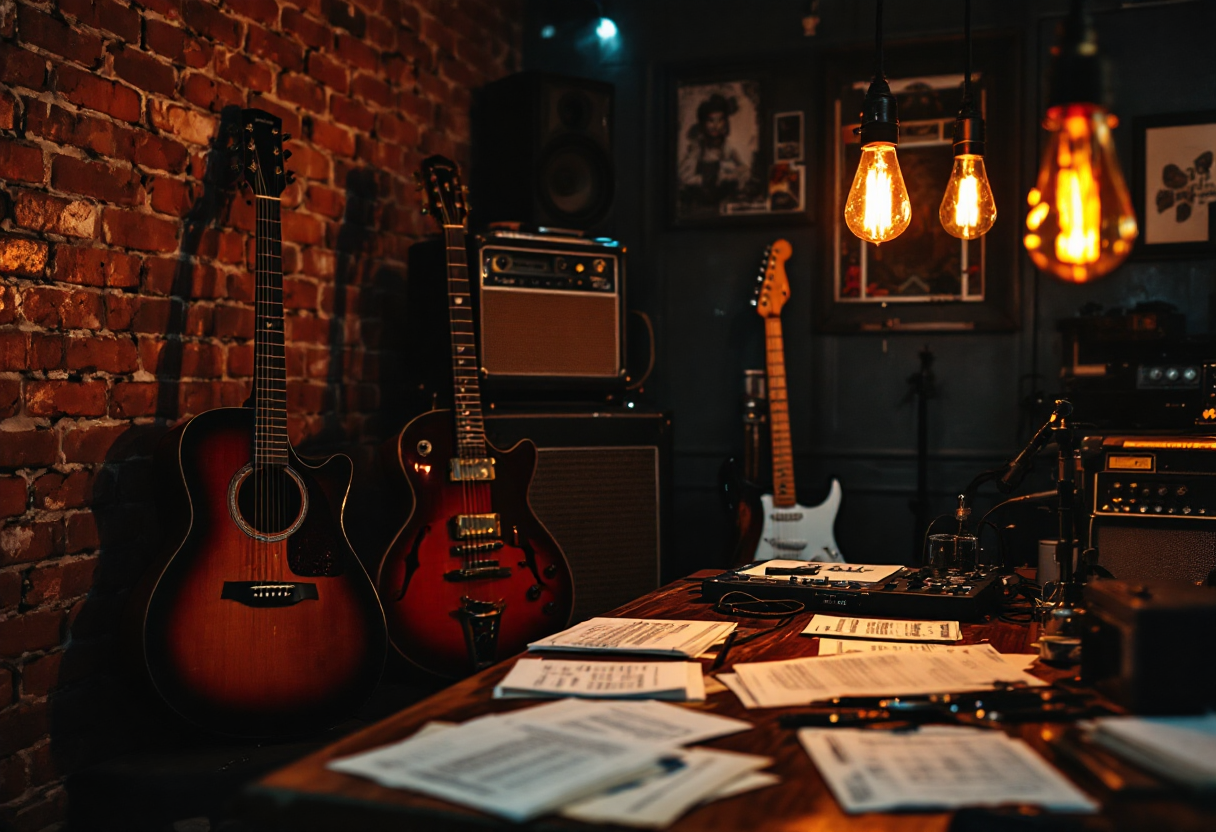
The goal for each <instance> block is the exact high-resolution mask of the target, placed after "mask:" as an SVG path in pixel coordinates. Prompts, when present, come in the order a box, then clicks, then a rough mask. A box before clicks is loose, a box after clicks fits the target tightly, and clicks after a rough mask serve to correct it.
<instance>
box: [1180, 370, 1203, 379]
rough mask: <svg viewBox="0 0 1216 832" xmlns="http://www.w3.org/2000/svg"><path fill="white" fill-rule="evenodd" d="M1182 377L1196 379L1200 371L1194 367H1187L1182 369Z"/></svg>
mask: <svg viewBox="0 0 1216 832" xmlns="http://www.w3.org/2000/svg"><path fill="white" fill-rule="evenodd" d="M1182 378H1183V379H1184V380H1185V381H1194V380H1195V379H1197V378H1199V371H1198V370H1196V369H1195V368H1194V367H1187V368H1186V369H1185V370H1183V371H1182Z"/></svg>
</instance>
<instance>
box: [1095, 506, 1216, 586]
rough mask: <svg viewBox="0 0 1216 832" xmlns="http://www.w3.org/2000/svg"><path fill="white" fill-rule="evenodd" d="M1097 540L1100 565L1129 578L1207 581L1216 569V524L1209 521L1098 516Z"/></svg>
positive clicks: (1125, 578) (1126, 578) (1134, 579)
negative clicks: (1210, 526) (1209, 523)
mask: <svg viewBox="0 0 1216 832" xmlns="http://www.w3.org/2000/svg"><path fill="white" fill-rule="evenodd" d="M1211 522H1212V523H1216V520H1213V521H1211ZM1093 542H1094V545H1095V546H1097V547H1098V563H1099V564H1100V565H1101V566H1102V568H1104V569H1106V570H1107V571H1108V572H1110V573H1111V574H1112V575H1114V576H1115V577H1116V578H1119V579H1121V580H1125V581H1141V580H1155V579H1162V580H1173V581H1181V582H1185V583H1190V584H1194V583H1201V582H1203V581H1205V580H1207V577H1208V575H1209V574H1210V573H1211V572H1212V570H1214V569H1216V528H1209V527H1208V524H1207V523H1196V522H1194V521H1185V520H1183V521H1179V520H1173V521H1171V520H1158V519H1139V518H1127V519H1124V518H1122V517H1120V518H1118V519H1115V518H1109V519H1108V518H1100V519H1099V520H1098V522H1096V523H1095V525H1094V537H1093Z"/></svg>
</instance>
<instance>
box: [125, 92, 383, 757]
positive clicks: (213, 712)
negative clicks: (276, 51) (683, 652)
mask: <svg viewBox="0 0 1216 832" xmlns="http://www.w3.org/2000/svg"><path fill="white" fill-rule="evenodd" d="M241 121H242V124H241V127H240V128H235V129H234V131H233V134H232V135H230V136H229V146H230V147H231V148H233V149H234V150H235V151H236V152H235V158H234V160H233V163H232V167H233V169H234V170H238V169H239V170H240V171H241V173H242V176H243V178H244V180H245V182H247V183H248V185H249V186H251V188H252V190H253V195H254V202H255V203H256V211H257V248H256V255H257V263H256V267H255V278H256V299H255V307H254V311H255V321H256V324H257V329H256V334H255V336H254V380H253V387H254V391H253V399H252V401H253V407H243V408H236V407H233V408H221V409H218V410H209V411H207V412H206V413H201V414H199V415H198V416H195V417H194V418H192V419H189V420H188V421H186V422H184V423H183V424H181V425H179V426H177V427H176V428H175V429H174V430H172V431H170V432H169V433H168V434H166V435H165V437H164V439H162V440H161V443H160V445H159V447H158V448H157V453H156V463H157V469H158V471H157V473H158V474H159V486H160V490H159V492H158V496H159V497H160V502H161V518H162V525H164V526H165V529H166V532H167V538H168V543H169V545H168V546H167V547H166V549H165V550H164V552H163V554H162V557H161V558H160V560H159V562H158V563H156V564H154V566H153V567H152V568H151V569H150V570H149V571H148V573H147V574H146V575H145V577H144V580H143V581H142V582H141V583H140V585H139V586H138V587H137V588H136V590H135V592H134V593H133V595H132V602H131V604H130V606H129V608H128V618H127V626H128V628H131V629H132V630H134V631H135V632H132V633H130V634H131V635H132V636H135V635H136V633H137V638H135V639H134V640H135V643H136V644H137V645H138V650H137V656H138V658H139V660H140V662H141V663H142V665H143V667H144V669H145V670H146V671H147V674H148V675H149V676H150V677H151V681H152V683H153V685H154V686H155V688H156V690H157V691H158V692H159V693H160V695H161V696H162V697H164V699H165V700H166V701H167V702H168V703H169V705H170V706H171V707H172V708H173V709H174V710H176V711H178V712H179V713H180V714H181V715H182V716H184V717H186V718H187V719H189V720H191V721H193V722H195V723H197V724H199V725H202V726H204V727H206V728H208V729H211V730H214V731H218V732H221V733H226V734H240V735H248V736H271V735H284V734H304V733H309V732H312V731H316V730H318V729H321V728H326V727H328V726H329V725H332V724H334V723H335V722H337V721H339V720H340V719H342V718H344V717H345V716H347V715H349V714H350V713H351V711H353V710H354V709H355V708H357V707H358V706H359V705H360V704H361V703H362V701H363V700H364V699H365V698H366V697H367V695H368V694H369V693H370V692H371V689H372V687H374V686H375V684H376V682H377V680H378V679H379V678H380V672H381V670H382V668H383V666H384V659H385V653H386V651H387V643H386V642H387V634H386V630H385V624H384V615H383V613H382V612H381V609H380V603H379V600H378V599H377V597H376V590H375V587H374V586H373V584H372V581H371V579H370V577H368V574H367V573H366V572H365V571H364V569H363V567H362V565H361V564H360V563H359V560H358V558H356V557H355V554H354V552H352V551H351V547H350V543H349V542H347V539H346V534H345V532H344V530H343V528H342V514H343V509H344V507H345V504H346V494H347V492H348V490H349V488H350V482H351V474H352V470H353V466H352V465H351V461H350V459H349V458H348V457H345V456H333V457H330V458H329V459H327V460H323V461H320V462H305V461H304V460H302V459H300V458H299V457H297V456H296V455H295V452H294V451H293V450H292V448H291V445H290V444H289V443H288V438H287V381H286V378H287V370H286V362H285V358H284V345H283V271H282V265H281V260H280V253H281V240H282V237H281V233H280V205H279V195H280V194H281V193H282V191H283V188H284V187H285V184H286V181H287V174H286V173H285V172H284V169H283V165H284V156H285V154H284V153H283V149H282V145H283V138H284V136H283V135H282V122H281V121H280V120H279V118H278V117H277V116H274V115H272V114H270V113H267V112H264V111H262V110H245V111H244V112H243V113H242V119H241Z"/></svg>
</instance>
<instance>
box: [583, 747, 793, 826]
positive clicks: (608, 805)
mask: <svg viewBox="0 0 1216 832" xmlns="http://www.w3.org/2000/svg"><path fill="white" fill-rule="evenodd" d="M771 762H772V760H771V759H770V758H768V757H758V756H756V755H754V754H739V753H737V752H733V751H720V750H717V749H710V748H692V749H689V750H687V751H682V752H680V754H679V756H678V757H677V758H676V759H674V760H672V761H669V762H668V767H667V768H666V770H665V771H664V772H663V773H661V774H655V775H651V776H650V777H647V778H646V779H645V780H642V781H639V782H635V783H630V784H627V785H625V786H620V787H617V788H616V789H613V790H612V791H610V792H608V793H606V794H602V795H598V796H596V797H591V798H587V799H585V800H581V801H578V802H577V803H574V804H571V805H569V806H567V807H565V808H564V809H562V812H561V813H562V814H563V815H565V816H566V817H568V818H574V819H575V820H581V821H584V822H586V823H613V824H621V825H624V826H636V827H642V828H649V829H662V828H663V827H665V826H668V825H670V824H671V823H673V822H674V821H675V820H676V819H677V818H679V817H680V816H681V815H683V814H684V813H685V812H687V811H688V810H689V809H691V808H692V807H693V806H696V805H697V804H698V803H701V802H703V801H705V800H706V799H707V798H712V797H713V796H714V795H715V794H717V793H718V792H719V791H720V790H721V789H724V788H727V787H729V786H730V785H731V784H733V783H734V781H736V780H737V779H740V778H742V777H744V776H746V775H747V774H749V773H751V772H754V771H756V770H757V769H761V768H764V767H765V766H767V765H768V764H769V763H771Z"/></svg>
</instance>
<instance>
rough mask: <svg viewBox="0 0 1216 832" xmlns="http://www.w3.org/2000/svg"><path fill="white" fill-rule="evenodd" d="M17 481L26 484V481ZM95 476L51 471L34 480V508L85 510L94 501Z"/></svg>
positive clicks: (81, 472)
mask: <svg viewBox="0 0 1216 832" xmlns="http://www.w3.org/2000/svg"><path fill="white" fill-rule="evenodd" d="M13 479H17V480H19V481H20V482H22V483H24V480H21V479H20V478H19V477H18V478H13ZM92 496H93V475H92V474H91V473H89V472H88V471H71V472H69V473H66V474H64V473H61V472H59V471H51V472H48V473H46V474H43V475H42V476H41V477H39V478H38V479H36V480H34V498H33V502H34V508H37V509H45V510H47V511H62V510H63V509H66V508H84V507H85V506H87V505H88V504H89V503H90V501H91V500H92Z"/></svg>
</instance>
